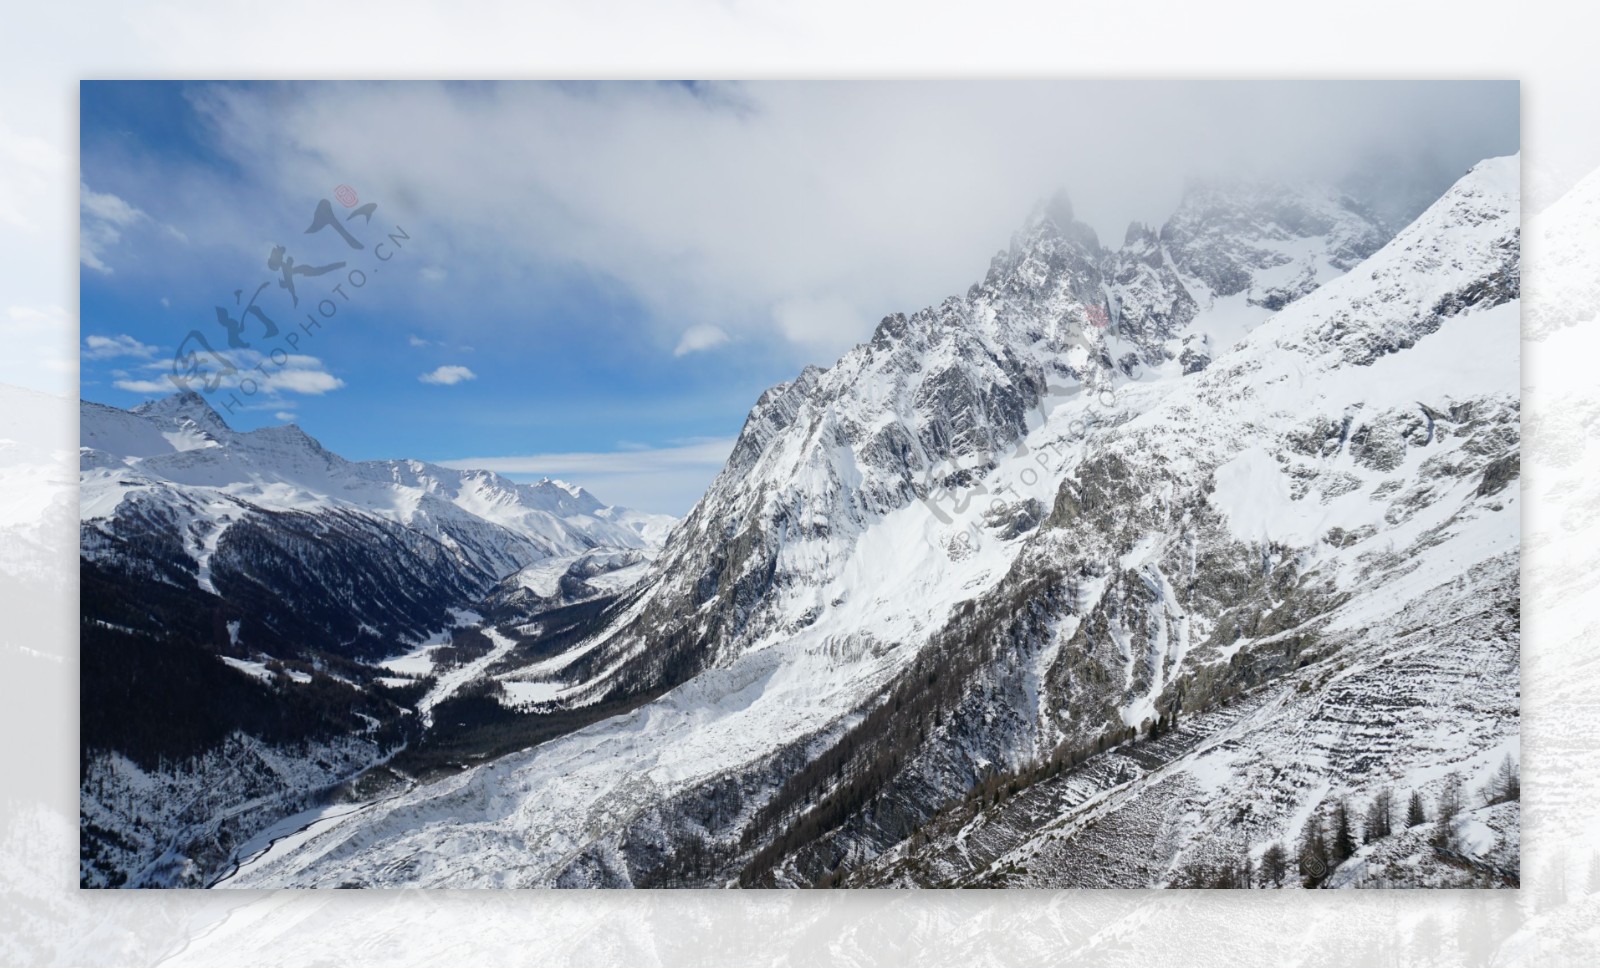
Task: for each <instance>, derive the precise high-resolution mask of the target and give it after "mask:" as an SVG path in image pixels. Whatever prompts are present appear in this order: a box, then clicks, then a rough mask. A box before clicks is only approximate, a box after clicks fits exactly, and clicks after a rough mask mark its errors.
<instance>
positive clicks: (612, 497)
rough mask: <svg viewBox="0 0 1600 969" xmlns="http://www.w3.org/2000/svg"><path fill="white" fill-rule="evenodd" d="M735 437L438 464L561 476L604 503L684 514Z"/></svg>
mask: <svg viewBox="0 0 1600 969" xmlns="http://www.w3.org/2000/svg"><path fill="white" fill-rule="evenodd" d="M735 440H736V439H735V438H731V437H727V438H701V439H697V440H692V441H684V442H679V443H675V444H671V445H668V446H665V447H639V446H637V445H629V446H628V449H627V450H620V451H597V452H589V451H571V452H563V453H552V454H527V455H511V456H505V457H483V458H461V459H458V460H451V461H441V462H439V463H440V464H443V465H444V466H445V467H448V468H462V469H468V468H482V469H485V470H488V471H498V472H500V473H501V474H509V475H517V476H528V477H531V476H541V475H548V476H551V477H561V478H565V479H567V480H569V481H572V482H573V483H575V484H579V485H582V486H583V487H584V488H587V489H588V490H589V491H590V492H592V493H593V494H594V495H595V496H597V497H598V498H599V499H600V500H601V501H605V502H610V503H613V504H618V505H623V506H625V507H628V508H637V509H640V510H643V511H653V512H663V513H665V514H671V515H682V514H684V513H685V512H687V511H688V510H689V508H690V507H691V506H693V504H694V503H695V501H696V500H698V499H699V497H700V496H701V495H702V494H704V493H705V489H706V486H707V485H708V484H710V483H711V479H712V478H715V477H716V476H717V472H719V471H721V470H722V466H723V464H724V463H726V461H727V460H728V454H729V453H730V452H731V451H732V450H733V445H734V441H735Z"/></svg>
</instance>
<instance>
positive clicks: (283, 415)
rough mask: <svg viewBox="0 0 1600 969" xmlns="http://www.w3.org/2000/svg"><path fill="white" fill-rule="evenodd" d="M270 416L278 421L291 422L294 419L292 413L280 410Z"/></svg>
mask: <svg viewBox="0 0 1600 969" xmlns="http://www.w3.org/2000/svg"><path fill="white" fill-rule="evenodd" d="M272 416H273V417H276V418H277V419H278V420H280V421H292V420H294V418H295V415H294V412H293V411H287V410H280V411H278V412H277V413H275V414H273V415H272Z"/></svg>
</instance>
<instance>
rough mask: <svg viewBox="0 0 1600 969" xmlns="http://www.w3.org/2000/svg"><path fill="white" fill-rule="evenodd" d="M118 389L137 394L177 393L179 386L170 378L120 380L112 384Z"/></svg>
mask: <svg viewBox="0 0 1600 969" xmlns="http://www.w3.org/2000/svg"><path fill="white" fill-rule="evenodd" d="M112 386H113V387H116V388H117V389H118V390H126V391H129V392H131V393H135V394H175V393H177V392H178V388H177V387H176V386H174V385H173V383H172V382H171V381H169V380H118V381H115V382H114V383H113V384H112Z"/></svg>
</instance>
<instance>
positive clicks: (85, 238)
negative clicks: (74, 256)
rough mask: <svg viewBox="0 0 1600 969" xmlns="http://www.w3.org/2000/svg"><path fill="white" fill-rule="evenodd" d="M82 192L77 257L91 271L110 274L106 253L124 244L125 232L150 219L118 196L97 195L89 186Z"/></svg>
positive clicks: (104, 193)
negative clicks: (123, 235) (135, 224)
mask: <svg viewBox="0 0 1600 969" xmlns="http://www.w3.org/2000/svg"><path fill="white" fill-rule="evenodd" d="M80 191H81V193H82V194H81V197H80V210H81V211H80V216H79V217H80V220H81V222H80V225H79V232H80V236H79V243H78V258H79V260H80V261H82V263H83V264H84V265H85V266H88V267H89V268H90V269H93V270H96V271H98V272H102V273H109V272H111V267H110V266H108V265H106V262H105V258H104V257H105V254H106V252H107V250H109V249H111V248H112V247H113V246H115V245H116V244H117V243H118V242H120V241H122V233H123V231H124V230H125V229H127V228H128V227H130V226H132V225H133V224H134V223H136V222H138V221H139V220H141V219H145V218H148V216H146V215H145V214H144V213H143V212H142V211H140V210H139V209H136V208H134V207H133V206H132V205H129V204H128V203H127V202H125V201H123V200H122V199H120V198H118V197H117V196H115V195H112V194H110V193H108V192H96V191H95V190H94V189H92V188H90V187H89V186H88V185H87V184H84V185H82V186H81V188H80Z"/></svg>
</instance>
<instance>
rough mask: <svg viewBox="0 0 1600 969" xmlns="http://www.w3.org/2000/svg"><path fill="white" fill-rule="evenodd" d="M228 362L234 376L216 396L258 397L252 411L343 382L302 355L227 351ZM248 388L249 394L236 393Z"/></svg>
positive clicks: (322, 391)
mask: <svg viewBox="0 0 1600 969" xmlns="http://www.w3.org/2000/svg"><path fill="white" fill-rule="evenodd" d="M230 359H232V361H233V363H234V365H235V366H236V367H237V368H238V373H237V374H235V375H233V376H229V377H227V378H225V380H224V388H225V389H223V390H219V391H218V393H219V394H223V393H230V392H231V393H233V394H234V395H236V396H238V397H239V398H240V399H241V400H245V399H247V397H261V398H262V399H261V400H260V401H258V402H257V403H258V405H259V406H258V407H257V408H256V409H268V408H273V407H280V408H281V407H282V406H283V401H282V400H281V397H282V395H284V394H302V395H305V396H310V397H320V396H321V395H323V394H326V393H331V392H332V391H335V390H338V389H339V388H341V387H343V386H344V385H345V383H344V381H343V380H340V379H339V378H338V377H335V376H334V375H333V374H331V373H329V372H328V370H327V366H326V365H325V364H324V363H323V362H322V360H321V359H320V358H318V357H313V356H311V355H309V354H305V353H290V354H280V355H278V356H276V357H271V356H267V355H266V354H263V353H260V352H259V351H256V350H233V351H230ZM163 366H164V364H163ZM246 380H250V381H254V384H253V385H252V384H247V383H245V381H246ZM252 386H253V387H254V391H253V392H252V393H250V394H248V395H246V394H242V393H239V391H242V390H244V389H246V388H249V387H252Z"/></svg>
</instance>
